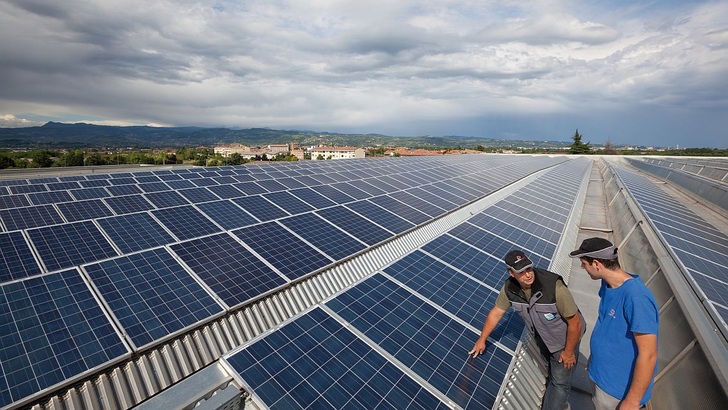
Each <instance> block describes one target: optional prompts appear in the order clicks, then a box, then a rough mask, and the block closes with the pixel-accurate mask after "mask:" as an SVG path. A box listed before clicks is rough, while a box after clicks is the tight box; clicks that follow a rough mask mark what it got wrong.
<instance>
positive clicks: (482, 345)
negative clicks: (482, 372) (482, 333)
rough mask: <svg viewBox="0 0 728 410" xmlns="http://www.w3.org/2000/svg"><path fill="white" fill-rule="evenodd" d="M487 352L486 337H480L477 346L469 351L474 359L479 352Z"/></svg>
mask: <svg viewBox="0 0 728 410" xmlns="http://www.w3.org/2000/svg"><path fill="white" fill-rule="evenodd" d="M483 353H485V339H483V338H479V339H478V341H477V342H475V346H473V350H471V351H470V353H468V354H469V355H473V359H475V358H476V357H478V355H479V354H483Z"/></svg>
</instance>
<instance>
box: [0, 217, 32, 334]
mask: <svg viewBox="0 0 728 410" xmlns="http://www.w3.org/2000/svg"><path fill="white" fill-rule="evenodd" d="M39 273H41V269H40V266H39V265H38V262H36V260H35V257H34V256H33V252H32V251H31V250H30V246H29V245H28V243H27V242H26V241H25V238H24V237H23V234H22V233H21V232H20V231H15V232H7V233H0V283H5V282H9V281H12V280H17V279H22V278H27V277H28V276H33V275H37V274H39ZM0 337H2V336H0Z"/></svg>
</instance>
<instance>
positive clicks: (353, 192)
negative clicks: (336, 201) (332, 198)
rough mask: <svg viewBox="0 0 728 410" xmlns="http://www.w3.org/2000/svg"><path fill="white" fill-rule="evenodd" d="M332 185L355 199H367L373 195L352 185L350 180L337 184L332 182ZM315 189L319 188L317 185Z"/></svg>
mask: <svg viewBox="0 0 728 410" xmlns="http://www.w3.org/2000/svg"><path fill="white" fill-rule="evenodd" d="M331 187H333V188H335V189H338V190H339V191H341V192H343V193H345V194H347V195H349V196H350V197H352V198H354V199H367V198H369V197H371V195H369V194H368V193H366V192H364V191H362V190H361V189H359V188H357V187H355V186H354V185H351V184H350V183H349V182H339V183H336V184H331ZM315 189H318V187H316V188H315Z"/></svg>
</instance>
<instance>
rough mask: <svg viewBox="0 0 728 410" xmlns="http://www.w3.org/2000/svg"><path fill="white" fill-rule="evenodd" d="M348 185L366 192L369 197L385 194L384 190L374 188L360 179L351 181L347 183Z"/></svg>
mask: <svg viewBox="0 0 728 410" xmlns="http://www.w3.org/2000/svg"><path fill="white" fill-rule="evenodd" d="M373 182H374V181H373ZM348 184H349V185H351V186H353V187H355V188H358V189H359V190H361V191H364V192H366V193H367V194H369V196H370V197H372V196H377V195H383V194H386V193H387V192H386V191H385V190H383V189H381V188H379V187H376V186H374V185H372V184H370V183H369V182H367V181H364V180H361V179H359V180H356V179H355V180H351V181H349V182H348Z"/></svg>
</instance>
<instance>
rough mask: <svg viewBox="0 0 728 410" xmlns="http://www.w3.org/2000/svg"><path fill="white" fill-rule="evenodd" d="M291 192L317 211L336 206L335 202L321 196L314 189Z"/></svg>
mask: <svg viewBox="0 0 728 410" xmlns="http://www.w3.org/2000/svg"><path fill="white" fill-rule="evenodd" d="M289 192H290V193H291V194H292V195H294V196H295V197H297V198H299V199H301V200H302V201H304V202H306V203H307V204H309V205H311V206H312V207H314V208H316V209H321V208H327V207H329V206H334V205H336V203H335V202H333V201H331V200H329V199H327V198H326V197H324V196H322V195H320V194H319V193H317V192H316V191H315V190H314V189H312V188H300V189H294V190H291V191H289Z"/></svg>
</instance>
